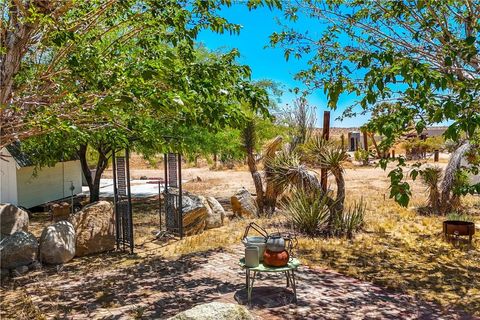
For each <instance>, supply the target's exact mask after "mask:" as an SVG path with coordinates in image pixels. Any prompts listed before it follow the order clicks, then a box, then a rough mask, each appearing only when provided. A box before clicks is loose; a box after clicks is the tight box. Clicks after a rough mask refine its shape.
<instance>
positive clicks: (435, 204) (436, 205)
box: [420, 166, 442, 212]
mask: <svg viewBox="0 0 480 320" xmlns="http://www.w3.org/2000/svg"><path fill="white" fill-rule="evenodd" d="M420 176H421V178H422V181H423V183H424V184H425V186H426V187H427V193H428V206H429V207H430V208H431V209H432V211H433V212H438V210H439V209H440V189H439V187H438V183H439V182H440V180H441V178H442V168H440V167H437V166H435V167H428V168H425V169H424V170H423V171H421V173H420Z"/></svg>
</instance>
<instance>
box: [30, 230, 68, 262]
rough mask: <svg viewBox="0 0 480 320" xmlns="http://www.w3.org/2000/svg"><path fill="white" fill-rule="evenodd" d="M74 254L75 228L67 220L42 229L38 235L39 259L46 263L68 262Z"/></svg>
mask: <svg viewBox="0 0 480 320" xmlns="http://www.w3.org/2000/svg"><path fill="white" fill-rule="evenodd" d="M74 256H75V229H74V228H73V224H71V223H70V222H68V221H60V222H57V223H55V224H52V225H50V226H48V227H46V228H45V229H43V232H42V235H41V236H40V248H39V260H40V261H42V262H45V263H48V264H61V263H65V262H68V261H70V260H72V259H73V257H74Z"/></svg>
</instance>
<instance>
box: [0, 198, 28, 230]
mask: <svg viewBox="0 0 480 320" xmlns="http://www.w3.org/2000/svg"><path fill="white" fill-rule="evenodd" d="M22 230H23V231H28V213H27V212H26V211H25V210H22V209H20V208H18V207H16V206H14V205H13V204H10V203H2V204H0V236H1V237H2V238H3V237H6V236H10V235H12V234H14V233H15V232H17V231H22Z"/></svg>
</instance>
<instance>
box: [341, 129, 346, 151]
mask: <svg viewBox="0 0 480 320" xmlns="http://www.w3.org/2000/svg"><path fill="white" fill-rule="evenodd" d="M340 139H341V140H342V149H345V135H344V134H343V133H342V135H341V136H340Z"/></svg>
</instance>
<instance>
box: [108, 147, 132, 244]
mask: <svg viewBox="0 0 480 320" xmlns="http://www.w3.org/2000/svg"><path fill="white" fill-rule="evenodd" d="M129 157H130V154H129V150H128V148H126V149H125V153H124V155H116V152H115V151H113V152H112V163H113V194H114V196H113V202H114V205H115V239H116V242H117V249H118V250H119V249H122V250H123V251H125V250H126V249H127V247H129V249H130V253H133V248H134V241H133V219H132V196H131V190H130V163H129Z"/></svg>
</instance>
